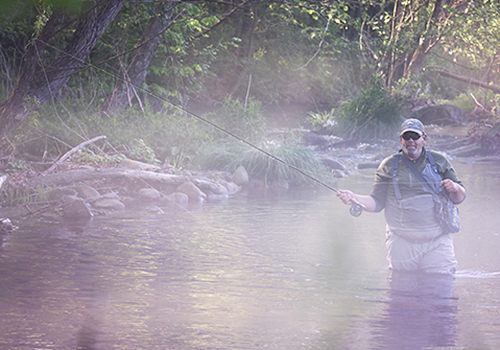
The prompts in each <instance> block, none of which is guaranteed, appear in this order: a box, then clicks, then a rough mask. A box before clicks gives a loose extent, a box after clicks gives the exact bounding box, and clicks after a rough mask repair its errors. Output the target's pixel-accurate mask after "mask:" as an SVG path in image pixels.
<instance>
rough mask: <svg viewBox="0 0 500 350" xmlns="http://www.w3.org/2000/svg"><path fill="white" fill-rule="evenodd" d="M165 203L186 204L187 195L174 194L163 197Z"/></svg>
mask: <svg viewBox="0 0 500 350" xmlns="http://www.w3.org/2000/svg"><path fill="white" fill-rule="evenodd" d="M165 199H166V201H168V202H172V203H176V204H181V205H184V204H187V203H188V201H189V197H188V196H187V194H185V193H182V192H174V193H172V194H170V195H169V196H167V197H165Z"/></svg>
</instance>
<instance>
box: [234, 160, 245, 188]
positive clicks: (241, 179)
mask: <svg viewBox="0 0 500 350" xmlns="http://www.w3.org/2000/svg"><path fill="white" fill-rule="evenodd" d="M233 182H234V183H235V184H237V185H238V186H243V185H247V184H248V182H249V178H248V173H247V170H246V169H245V167H244V166H243V165H240V166H239V167H238V168H236V170H235V171H234V173H233Z"/></svg>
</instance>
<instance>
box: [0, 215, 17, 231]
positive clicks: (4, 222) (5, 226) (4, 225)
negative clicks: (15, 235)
mask: <svg viewBox="0 0 500 350" xmlns="http://www.w3.org/2000/svg"><path fill="white" fill-rule="evenodd" d="M16 228H17V227H16V226H14V224H12V221H11V220H10V219H9V218H0V233H10V232H12V231H14V230H15V229H16Z"/></svg>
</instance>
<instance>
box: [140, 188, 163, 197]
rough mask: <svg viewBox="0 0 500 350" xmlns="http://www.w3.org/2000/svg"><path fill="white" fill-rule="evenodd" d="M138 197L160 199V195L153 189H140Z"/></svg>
mask: <svg viewBox="0 0 500 350" xmlns="http://www.w3.org/2000/svg"><path fill="white" fill-rule="evenodd" d="M139 196H141V198H143V199H149V200H157V199H160V198H161V193H160V191H158V190H157V189H155V188H141V189H140V190H139Z"/></svg>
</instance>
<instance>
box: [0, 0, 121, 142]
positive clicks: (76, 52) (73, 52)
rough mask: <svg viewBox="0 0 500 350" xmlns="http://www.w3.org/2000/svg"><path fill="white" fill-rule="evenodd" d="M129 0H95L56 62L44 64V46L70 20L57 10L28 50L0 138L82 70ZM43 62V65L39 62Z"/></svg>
mask: <svg viewBox="0 0 500 350" xmlns="http://www.w3.org/2000/svg"><path fill="white" fill-rule="evenodd" d="M124 3H125V0H109V1H95V2H92V5H93V6H94V7H93V8H91V9H90V10H89V11H88V12H87V13H86V14H85V15H84V16H82V17H81V18H79V19H78V21H77V22H76V28H75V29H74V34H73V36H72V38H71V40H70V42H69V43H68V45H67V46H66V48H65V49H64V51H63V52H61V53H60V54H59V55H58V56H57V57H56V59H55V60H54V62H53V63H52V64H51V65H50V66H47V67H45V66H44V64H43V55H44V47H46V45H47V41H48V40H49V39H50V38H53V37H54V36H55V35H56V34H57V33H58V29H59V28H61V27H62V26H63V25H66V24H68V23H70V22H69V18H66V17H65V16H64V15H62V14H60V13H54V14H53V15H52V16H51V17H50V19H49V21H48V22H47V24H46V25H45V27H44V28H43V30H42V33H41V34H40V37H39V38H37V39H35V40H34V41H33V42H32V45H31V46H30V48H29V49H28V51H27V53H26V58H25V60H24V63H23V67H22V70H21V74H20V77H19V79H18V82H17V85H16V87H15V89H14V91H13V93H12V95H11V96H10V97H9V99H8V100H7V101H6V102H5V103H4V104H2V105H1V106H0V137H4V136H5V135H7V133H9V132H10V131H12V130H14V129H15V128H17V127H19V126H20V125H22V124H23V123H24V121H25V120H26V117H27V116H28V115H30V114H31V113H33V112H34V111H36V110H37V109H38V108H40V107H41V106H43V105H44V104H45V103H47V101H49V99H50V98H51V97H52V96H53V95H54V94H55V93H57V92H58V91H59V90H60V89H61V87H63V86H64V84H66V82H67V81H68V79H69V78H70V76H71V75H72V74H74V73H76V72H77V71H79V70H80V69H81V68H82V67H83V66H84V63H85V60H86V59H87V58H88V56H89V54H90V51H91V50H92V48H93V47H94V45H95V43H96V42H97V40H98V39H99V38H100V37H101V35H102V33H103V32H104V30H105V29H106V27H107V26H108V24H109V23H110V22H111V21H113V20H114V18H115V17H116V15H117V14H118V12H119V11H120V9H121V7H122V6H123V4H124ZM39 63H40V65H39Z"/></svg>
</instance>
